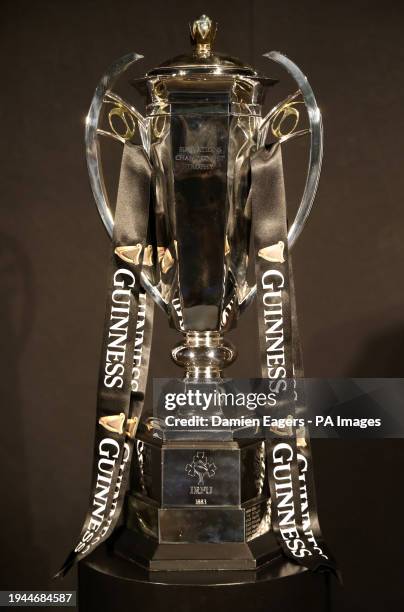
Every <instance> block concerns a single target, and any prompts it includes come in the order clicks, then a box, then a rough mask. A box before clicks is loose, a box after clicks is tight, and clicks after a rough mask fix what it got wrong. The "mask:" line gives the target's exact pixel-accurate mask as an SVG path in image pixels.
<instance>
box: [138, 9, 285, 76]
mask: <svg viewBox="0 0 404 612" xmlns="http://www.w3.org/2000/svg"><path fill="white" fill-rule="evenodd" d="M189 29H190V34H191V42H192V44H193V47H194V50H193V53H189V54H183V55H177V56H176V57H174V58H172V59H170V60H167V61H166V62H163V63H162V64H161V65H160V66H159V67H158V68H153V70H150V71H149V72H148V73H147V75H146V77H152V76H165V75H167V76H192V75H195V76H196V75H198V74H200V75H240V76H244V77H250V78H253V79H257V80H259V81H265V84H267V85H270V84H272V83H275V81H273V80H272V79H267V78H266V77H262V76H260V75H259V74H258V73H257V72H256V70H254V68H252V67H251V66H249V65H248V64H245V63H244V62H242V61H241V60H239V59H238V58H236V57H230V56H227V55H225V54H223V53H214V52H213V42H214V39H215V36H216V31H217V24H216V23H213V21H212V20H211V19H210V18H209V17H208V16H207V15H202V16H201V17H200V18H199V19H196V20H195V21H194V22H193V23H192V24H189Z"/></svg>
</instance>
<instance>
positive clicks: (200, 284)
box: [87, 16, 322, 571]
mask: <svg viewBox="0 0 404 612" xmlns="http://www.w3.org/2000/svg"><path fill="white" fill-rule="evenodd" d="M215 30H216V28H215V27H214V26H213V24H212V22H211V21H210V19H209V18H207V17H205V16H203V17H201V18H200V19H199V20H197V21H196V22H194V24H193V25H192V27H191V37H192V39H193V43H194V51H193V53H192V54H191V55H187V56H178V57H176V58H174V59H173V60H171V61H168V62H166V63H164V64H162V65H161V66H160V67H158V68H155V69H153V70H151V71H150V72H148V73H147V75H146V76H145V77H144V78H142V79H136V80H135V81H134V82H133V85H134V86H135V87H136V89H137V90H138V91H141V92H143V93H144V94H145V96H146V108H147V112H146V116H145V117H143V116H142V115H140V113H139V112H138V111H137V110H136V109H134V108H133V107H132V106H131V105H129V104H127V103H126V102H124V101H123V100H122V99H121V98H119V96H117V95H116V94H113V93H112V85H113V82H114V79H115V78H116V77H117V76H119V75H120V73H121V72H122V71H123V70H125V69H126V68H127V67H128V66H129V65H130V64H131V63H133V61H136V59H138V58H139V56H136V55H134V56H132V57H127V58H123V61H121V62H120V63H117V64H116V65H115V67H114V68H113V69H112V70H111V72H110V73H109V75H106V77H104V79H103V81H102V82H101V84H100V87H99V88H98V89H97V92H96V95H95V98H94V100H93V104H92V107H91V109H90V113H89V117H88V121H87V157H88V165H89V173H90V180H91V184H92V188H93V192H94V195H95V198H96V202H97V205H98V207H99V209H100V213H101V216H102V218H103V220H104V222H105V224H106V226H107V229H108V230H109V231H110V232H111V230H112V225H113V215H112V213H111V209H110V207H109V205H108V202H107V199H106V194H105V187H104V185H103V181H102V173H101V171H100V164H99V150H98V146H97V144H96V142H95V140H96V137H97V136H98V135H99V134H104V135H105V134H107V132H105V131H103V130H101V129H100V128H99V124H100V116H101V107H102V104H103V103H107V104H108V105H109V106H108V108H111V104H112V107H113V108H112V110H111V111H110V112H109V115H108V116H109V120H110V128H111V131H110V132H109V133H108V135H109V136H112V137H113V138H115V139H117V140H120V141H121V142H125V141H126V140H129V139H130V138H131V137H132V136H133V130H132V127H133V126H135V124H136V125H137V126H138V128H139V133H140V136H141V140H142V144H143V147H144V149H145V151H146V152H147V155H148V157H149V159H150V162H151V165H152V168H153V208H152V212H151V215H150V222H149V241H150V244H148V246H147V247H146V249H145V255H144V259H143V271H142V282H143V286H144V288H145V290H146V291H148V293H149V294H150V295H151V296H152V297H153V298H154V299H155V301H156V302H157V303H158V304H159V305H160V306H161V307H162V308H163V309H164V310H165V312H166V313H167V315H168V318H169V321H170V324H171V325H172V326H173V327H175V328H176V329H177V330H178V331H179V332H180V333H181V334H182V335H183V341H182V342H181V343H180V344H179V345H177V346H176V347H175V348H174V350H173V352H172V356H173V359H174V361H175V362H176V363H177V364H178V365H179V366H181V367H183V368H184V370H185V383H184V384H188V385H201V384H204V385H208V386H209V385H211V386H212V385H220V383H221V376H222V371H223V368H224V367H225V366H226V365H228V364H230V363H231V362H232V361H233V360H234V358H235V349H234V347H233V346H232V345H231V344H230V343H228V342H227V341H226V340H225V339H224V333H225V332H226V331H227V330H228V329H230V328H231V327H233V326H234V325H235V324H236V321H237V318H238V316H239V315H240V313H241V312H242V311H243V310H244V309H245V308H246V307H247V306H248V305H249V303H250V302H251V300H252V298H253V297H254V295H255V289H254V288H251V287H250V286H249V285H248V282H247V270H248V256H249V248H250V230H251V201H250V198H249V192H250V184H251V183H250V182H251V176H250V175H251V169H250V160H251V156H252V155H253V154H254V152H255V151H257V150H258V149H259V148H260V147H262V146H263V145H264V144H265V142H266V137H267V134H268V131H269V130H270V129H271V130H272V134H273V135H274V136H275V137H276V138H277V140H279V141H284V140H287V139H288V138H292V137H294V136H295V135H300V134H303V133H310V136H311V144H312V147H311V157H310V162H309V171H308V177H307V182H306V188H305V192H304V195H303V200H302V203H301V206H300V208H299V211H298V214H297V217H296V219H295V222H294V223H293V224H292V226H291V228H290V231H289V243H290V246H291V245H292V244H293V242H294V240H295V239H296V238H297V236H298V234H299V233H300V231H301V229H302V226H303V224H304V221H305V219H306V218H307V215H308V213H309V210H310V207H311V204H312V201H313V198H314V194H315V190H316V186H317V181H318V175H319V171H320V164H321V142H322V141H321V116H320V115H319V112H318V108H317V106H316V104H315V99H314V96H313V94H312V92H311V89H310V86H309V85H308V83H307V80H306V79H305V77H304V76H303V75H302V74H301V72H300V71H299V69H298V68H297V67H296V66H294V64H292V63H291V62H289V60H287V59H286V58H283V60H284V61H281V60H280V59H279V57H278V55H279V54H272V56H271V57H272V59H274V60H275V61H280V62H281V63H283V64H284V66H285V67H286V68H287V69H288V70H289V72H291V73H292V76H294V78H295V80H296V82H297V83H298V85H299V90H298V91H297V92H296V93H295V94H293V95H292V96H290V97H289V98H287V99H286V100H285V101H283V102H282V103H281V104H279V105H277V106H275V107H274V108H273V109H272V110H271V111H270V113H268V115H267V116H265V117H263V113H262V105H263V102H264V98H265V95H266V93H267V91H268V89H269V88H270V87H271V86H272V85H274V84H275V81H274V80H272V79H269V78H267V77H264V76H261V75H259V74H258V73H257V72H256V71H255V70H254V69H253V68H251V67H250V66H247V65H245V64H243V63H242V62H240V61H239V60H237V59H234V58H229V57H226V56H223V55H219V54H214V53H213V51H212V44H213V40H214V36H215ZM280 57H282V56H280ZM299 96H302V97H303V99H304V103H305V104H306V107H307V109H308V111H309V121H310V129H308V130H301V131H300V132H299V131H296V130H295V128H296V126H297V122H298V120H299V113H298V111H297V110H296V106H295V104H297V103H298V102H296V100H297V99H298V97H299ZM299 103H302V102H299ZM114 115H118V116H119V117H120V118H121V119H122V120H123V122H124V124H125V126H126V128H127V129H126V131H125V133H121V132H118V131H117V130H116V128H115V126H114V124H113V122H112V120H111V119H112V118H113V117H114ZM290 116H292V119H293V121H292V123H293V125H292V129H290V130H289V131H288V132H287V133H284V132H282V129H281V126H282V123H283V121H284V119H286V118H288V117H289V118H290ZM296 118H297V120H296ZM185 413H186V409H185ZM265 470H266V468H265V448H264V442H263V440H262V439H259V438H257V437H254V438H253V437H252V438H251V439H249V438H248V436H246V435H244V436H243V437H241V438H238V437H237V432H235V431H232V430H228V431H225V432H209V431H205V430H203V428H202V429H201V430H200V431H194V432H193V434H192V435H190V434H189V432H188V433H187V434H186V433H184V432H181V431H174V432H172V433H170V432H167V431H162V430H161V429H160V428H159V427H158V423H157V424H156V419H149V421H148V422H143V423H142V424H141V426H140V427H139V429H138V432H137V437H136V441H135V452H134V457H133V460H132V466H131V480H130V491H129V494H128V496H127V501H126V513H125V514H126V529H125V530H124V531H123V532H122V534H121V535H120V537H119V538H118V540H117V542H116V547H115V548H116V551H117V552H118V554H120V555H121V556H124V557H126V558H129V559H131V560H133V561H136V562H137V563H139V564H141V565H143V566H145V567H146V568H148V569H151V570H200V569H208V570H217V569H229V570H230V569H232V570H241V571H242V570H254V569H257V568H258V567H259V566H260V565H262V564H263V563H265V562H267V561H269V560H270V559H271V558H273V556H274V555H276V554H278V550H279V549H278V546H277V544H276V541H275V537H274V535H273V532H272V531H271V517H270V514H271V512H270V500H269V491H268V484H267V480H266V477H265Z"/></svg>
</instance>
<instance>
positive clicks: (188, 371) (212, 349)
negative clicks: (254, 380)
mask: <svg viewBox="0 0 404 612" xmlns="http://www.w3.org/2000/svg"><path fill="white" fill-rule="evenodd" d="M184 339H185V342H182V343H180V344H177V345H176V346H175V347H174V349H173V350H172V353H171V355H172V358H173V360H174V362H175V363H176V364H177V365H178V366H180V367H182V368H184V369H185V378H186V379H188V380H195V381H197V380H201V381H202V380H211V379H216V380H217V379H220V378H221V375H222V370H223V369H224V368H225V367H227V366H228V365H230V364H231V363H233V361H234V360H235V358H236V356H237V351H236V349H235V347H234V346H233V344H231V343H230V342H228V341H227V340H224V338H223V334H221V333H220V332H217V331H206V332H198V331H189V332H186V333H185V337H184Z"/></svg>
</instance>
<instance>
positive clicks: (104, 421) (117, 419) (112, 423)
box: [98, 412, 125, 434]
mask: <svg viewBox="0 0 404 612" xmlns="http://www.w3.org/2000/svg"><path fill="white" fill-rule="evenodd" d="M98 422H99V424H100V425H102V426H103V427H104V429H106V430H107V431H111V432H112V433H117V434H122V433H123V424H124V422H125V415H124V413H123V412H120V413H119V414H111V415H110V416H103V417H100V418H99V420H98Z"/></svg>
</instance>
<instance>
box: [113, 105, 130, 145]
mask: <svg viewBox="0 0 404 612" xmlns="http://www.w3.org/2000/svg"><path fill="white" fill-rule="evenodd" d="M114 117H118V118H119V119H120V121H121V122H122V124H123V126H124V128H125V132H122V133H121V132H119V131H118V129H117V128H116V127H115V126H114V124H113V118H114ZM108 123H109V127H110V128H111V130H112V131H113V133H114V134H116V135H117V136H119V137H120V138H122V139H123V140H130V139H131V138H133V136H134V135H135V132H136V118H135V117H134V116H133V115H132V113H131V112H130V110H129V109H127V108H125V107H124V106H123V105H122V104H120V105H119V106H114V108H111V110H110V111H109V113H108Z"/></svg>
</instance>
